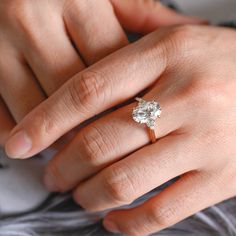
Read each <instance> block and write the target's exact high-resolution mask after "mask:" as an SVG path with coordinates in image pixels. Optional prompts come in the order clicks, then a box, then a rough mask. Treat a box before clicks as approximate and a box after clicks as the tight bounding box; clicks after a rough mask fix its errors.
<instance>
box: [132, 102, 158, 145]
mask: <svg viewBox="0 0 236 236" xmlns="http://www.w3.org/2000/svg"><path fill="white" fill-rule="evenodd" d="M135 100H136V101H137V102H138V106H137V107H135V108H134V109H133V113H132V116H133V120H134V121H136V122H137V123H139V124H146V126H147V127H148V130H149V136H150V139H151V141H152V143H155V142H156V140H157V136H156V132H155V127H156V120H157V118H160V116H161V107H160V105H159V103H158V102H156V101H145V100H144V99H142V98H135Z"/></svg>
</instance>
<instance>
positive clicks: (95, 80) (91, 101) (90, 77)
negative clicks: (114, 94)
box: [70, 71, 108, 112]
mask: <svg viewBox="0 0 236 236" xmlns="http://www.w3.org/2000/svg"><path fill="white" fill-rule="evenodd" d="M70 85H71V87H70V93H71V99H72V102H73V103H74V106H75V107H76V108H77V109H80V110H81V109H83V110H85V111H86V112H87V111H91V110H94V107H95V104H97V103H98V102H99V103H103V102H104V101H105V98H106V94H107V88H108V86H107V85H106V83H105V78H104V76H103V75H101V74H100V73H98V72H94V71H86V72H84V73H82V74H81V76H80V77H74V78H73V79H72V83H71V84H70Z"/></svg>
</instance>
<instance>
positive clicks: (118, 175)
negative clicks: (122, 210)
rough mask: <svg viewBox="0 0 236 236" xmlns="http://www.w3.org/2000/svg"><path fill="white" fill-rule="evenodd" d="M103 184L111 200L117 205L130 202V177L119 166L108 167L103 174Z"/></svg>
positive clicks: (132, 189)
mask: <svg viewBox="0 0 236 236" xmlns="http://www.w3.org/2000/svg"><path fill="white" fill-rule="evenodd" d="M103 186H104V189H105V191H106V195H107V197H108V199H110V201H111V202H113V203H114V204H117V205H123V204H128V203H131V202H132V200H133V197H132V195H133V194H134V189H135V188H134V185H133V183H132V181H131V178H130V177H129V176H128V175H127V174H126V173H125V171H124V170H123V169H122V168H121V167H119V166H116V167H112V168H110V169H109V170H108V171H107V172H106V173H105V174H104V176H103Z"/></svg>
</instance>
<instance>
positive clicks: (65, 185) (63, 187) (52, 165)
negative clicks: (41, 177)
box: [46, 160, 70, 192]
mask: <svg viewBox="0 0 236 236" xmlns="http://www.w3.org/2000/svg"><path fill="white" fill-rule="evenodd" d="M46 173H47V174H48V175H49V176H50V177H51V179H52V180H53V184H54V185H55V189H57V191H59V192H65V191H67V190H68V189H69V187H70V183H69V181H68V180H66V178H65V175H64V174H63V173H62V172H61V170H60V168H59V167H58V165H57V163H56V162H55V161H54V160H52V161H50V162H49V164H48V166H47V168H46Z"/></svg>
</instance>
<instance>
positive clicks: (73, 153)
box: [45, 83, 187, 191]
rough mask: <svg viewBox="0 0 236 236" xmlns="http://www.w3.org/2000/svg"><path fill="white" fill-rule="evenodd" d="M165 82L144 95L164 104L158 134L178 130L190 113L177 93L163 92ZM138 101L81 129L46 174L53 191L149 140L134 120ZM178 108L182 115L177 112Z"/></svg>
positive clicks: (64, 186) (76, 180) (100, 167)
mask: <svg viewBox="0 0 236 236" xmlns="http://www.w3.org/2000/svg"><path fill="white" fill-rule="evenodd" d="M165 86H167V85H165V83H162V84H160V86H158V87H157V88H155V89H153V90H152V91H151V92H150V93H149V94H147V95H146V96H145V99H146V100H153V98H154V99H155V100H157V101H158V102H160V104H161V106H162V107H163V108H164V109H163V113H162V117H161V119H159V120H158V123H157V128H156V132H157V137H158V138H161V137H163V136H166V135H167V134H169V133H171V132H173V131H175V130H177V129H178V128H180V126H181V124H182V122H183V121H184V120H185V119H187V115H186V116H185V117H184V115H183V114H186V112H181V111H182V110H183V108H182V107H184V106H183V105H182V103H181V102H180V100H178V99H177V98H176V99H172V98H173V97H174V96H175V95H174V93H172V95H171V96H169V95H170V94H168V93H167V92H163V91H166V89H165ZM168 91H170V90H168ZM172 92H173V91H172ZM156 94H158V95H156ZM170 97H171V99H170ZM136 105H137V104H136V103H132V104H130V105H127V106H125V107H122V108H120V109H118V110H116V111H114V112H112V113H110V114H108V115H106V116H104V117H102V118H100V119H99V120H97V121H96V122H93V123H91V124H90V125H88V126H87V127H85V128H84V129H82V130H81V131H80V132H79V133H78V135H77V136H76V137H75V138H74V140H73V141H72V142H71V143H70V144H69V145H67V146H66V147H65V148H64V149H63V150H62V151H61V152H59V153H58V154H57V155H56V156H55V158H53V159H52V160H51V161H50V162H49V165H48V167H47V170H46V175H45V183H46V185H47V186H48V188H49V189H50V190H52V191H67V190H69V189H71V188H73V187H75V186H76V185H77V184H78V183H80V182H81V181H83V180H85V179H87V178H89V177H90V176H91V175H94V174H95V173H97V172H99V171H100V170H101V169H103V168H104V167H106V166H108V165H110V164H112V163H113V162H115V161H118V160H119V159H121V158H124V157H125V156H127V155H129V154H130V153H132V152H134V151H136V150H138V149H140V148H142V147H143V146H144V145H146V144H148V143H149V142H150V138H149V136H148V132H147V129H146V127H145V126H141V125H138V124H136V123H135V122H134V121H133V120H132V115H131V114H132V109H133V107H135V106H136ZM175 110H178V112H179V114H182V115H178V116H175ZM173 118H174V119H173Z"/></svg>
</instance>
